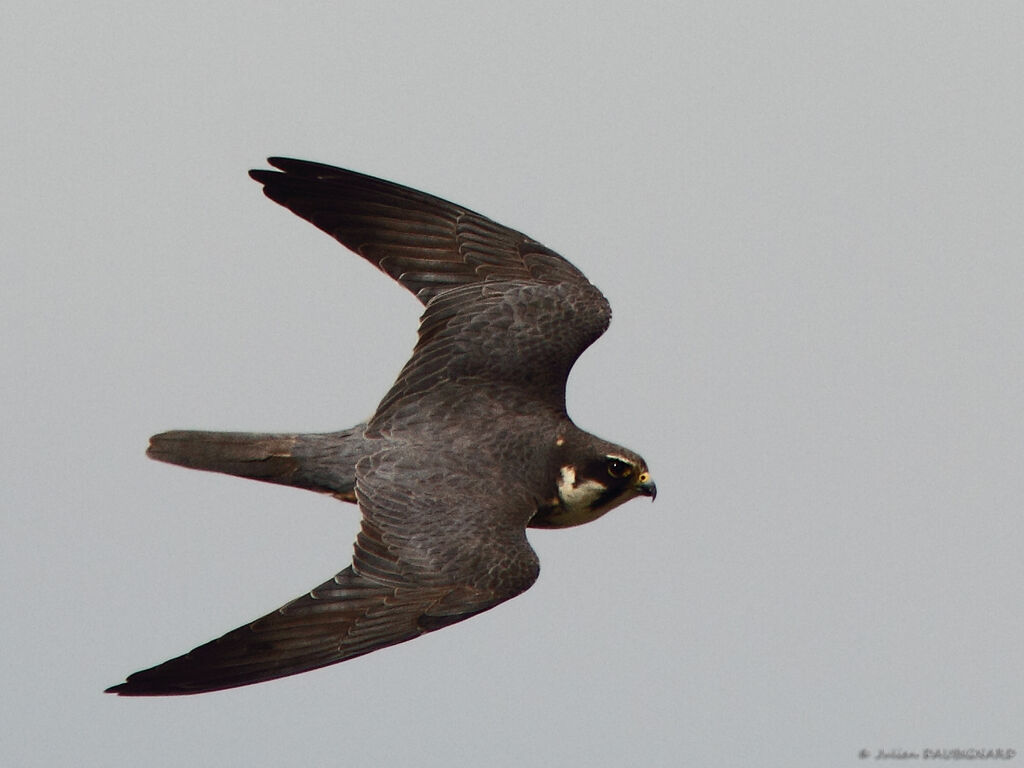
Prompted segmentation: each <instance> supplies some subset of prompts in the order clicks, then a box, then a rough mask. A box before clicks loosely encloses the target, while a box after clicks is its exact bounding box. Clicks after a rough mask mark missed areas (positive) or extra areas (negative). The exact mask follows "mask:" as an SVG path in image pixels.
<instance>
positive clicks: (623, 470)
mask: <svg viewBox="0 0 1024 768" xmlns="http://www.w3.org/2000/svg"><path fill="white" fill-rule="evenodd" d="M605 462H606V464H605V466H606V467H607V468H608V474H609V475H611V476H612V477H625V476H626V475H628V474H629V472H630V470H631V469H632V468H633V467H632V466H631V465H630V464H628V463H627V462H625V461H623V460H622V459H616V458H613V457H611V456H609V457H608V458H607V459H605Z"/></svg>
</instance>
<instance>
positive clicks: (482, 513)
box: [107, 158, 656, 696]
mask: <svg viewBox="0 0 1024 768" xmlns="http://www.w3.org/2000/svg"><path fill="white" fill-rule="evenodd" d="M268 162H269V164H270V165H271V166H272V167H274V168H276V169H277V170H275V171H271V170H254V171H250V174H249V175H250V176H251V177H252V178H253V179H255V180H256V181H258V182H259V183H260V184H262V185H263V192H264V194H266V196H267V197H269V198H270V199H271V200H273V201H274V202H276V203H279V204H280V205H283V206H284V207H285V208H287V209H289V210H290V211H292V212H293V213H295V214H297V215H298V216H300V217H302V218H303V219H305V220H306V221H308V222H310V223H311V224H313V225H314V226H315V227H317V228H319V229H321V230H323V231H324V232H326V233H327V234H329V235H331V236H332V237H333V238H335V239H336V240H338V241H339V242H340V243H341V244H342V245H344V246H345V247H346V248H348V249H350V250H352V251H354V252H355V253H357V254H358V255H360V256H362V257H363V258H364V259H366V260H367V261H369V262H370V263H371V264H373V265H375V266H376V267H377V268H378V269H380V270H381V271H382V272H384V273H386V274H387V275H390V276H391V277H392V278H393V279H395V280H396V281H398V283H399V284H400V285H402V286H403V287H405V288H406V289H408V290H409V291H411V292H412V293H413V295H414V296H416V298H417V299H419V300H420V302H422V304H423V305H424V307H425V309H424V311H423V315H422V317H421V318H420V326H419V337H418V340H417V343H416V346H415V349H414V350H413V353H412V357H411V359H410V360H409V362H407V363H406V364H405V367H404V368H403V369H402V371H401V373H399V375H398V379H397V381H395V383H394V385H393V386H392V387H391V390H390V391H389V392H388V393H387V394H386V395H385V396H384V399H383V400H382V401H381V402H380V405H378V406H377V409H376V411H375V412H374V414H373V416H372V417H371V418H370V419H369V420H368V421H367V422H365V423H363V424H359V425H357V426H354V427H352V428H350V429H344V430H342V431H340V432H330V433H318V434H278V433H274V434H268V433H248V432H207V431H173V432H165V433H163V434H159V435H155V436H154V437H152V438H151V440H150V445H149V449H148V450H147V455H149V456H150V457H151V458H153V459H156V460H158V461H164V462H168V463H170V464H177V465H180V466H183V467H189V468H192V469H202V470H207V471H211V472H222V473H225V474H229V475H237V476H239V477H246V478H251V479H254V480H261V481H264V482H268V483H278V484H280V485H289V486H293V487H295V488H305V489H307V490H310V491H317V492H319V493H326V494H330V495H332V496H334V497H336V498H338V499H340V500H342V501H346V502H352V503H355V504H356V505H358V507H359V511H360V513H361V515H362V520H361V526H360V531H359V534H358V535H357V537H356V542H355V553H354V556H353V558H352V563H351V565H349V566H348V567H347V568H345V569H344V570H343V571H341V572H340V573H338V574H337V575H335V576H333V577H332V578H330V579H328V580H327V581H326V582H324V583H323V584H321V585H320V586H318V587H316V588H314V589H313V590H311V591H310V592H308V593H307V594H305V595H303V596H302V597H299V598H298V599H296V600H293V601H292V602H290V603H288V604H287V605H284V606H282V607H281V608H278V609H277V610H276V611H274V612H273V613H270V614H268V615H266V616H264V617H262V618H260V619H256V620H255V621H253V622H252V623H251V624H246V625H245V626H243V627H239V628H238V629H235V630H233V631H231V632H228V633H227V634H226V635H224V636H223V637H220V638H218V639H216V640H213V641H211V642H209V643H206V644H205V645H200V646H199V647H198V648H195V649H194V650H192V651H190V652H189V653H186V654H185V655H183V656H179V657H177V658H174V659H171V660H170V661H166V662H164V663H163V664H159V665H157V666H155V667H152V668H150V669H146V670H143V671H141V672H136V673H135V674H133V675H129V676H128V679H127V681H126V682H124V683H121V684H120V685H115V686H113V687H111V688H109V689H107V692H108V693H116V694H120V695H122V696H168V695H180V694H193V693H203V692H206V691H216V690H221V689H225V688H234V687H237V686H242V685H249V684H251V683H258V682H262V681H265V680H272V679H274V678H279V677H285V676H287V675H294V674H297V673H299V672H306V671H308V670H311V669H316V668H319V667H324V666H327V665H329V664H336V663H338V662H340V661H345V660H347V659H352V658H355V657H356V656H362V655H363V654H366V653H370V652H371V651H376V650H378V649H380V648H385V647H387V646H390V645H395V644H396V643H402V642H405V641H407V640H412V639H413V638H416V637H419V636H420V635H422V634H424V633H426V632H432V631H434V630H436V629H440V628H442V627H446V626H448V625H449V624H454V623H456V622H459V621H462V620H463V619H468V618H469V617H471V616H475V615H476V614H478V613H481V612H482V611H486V610H488V609H490V608H493V607H494V606H496V605H498V604H499V603H502V602H504V601H505V600H508V599H510V598H512V597H515V596H516V595H518V594H520V593H521V592H523V591H525V590H527V589H528V588H529V587H530V586H531V585H532V584H533V583H534V581H535V580H536V579H537V575H538V573H539V570H540V565H539V563H538V559H537V556H536V554H535V553H534V551H533V549H532V548H531V547H530V544H529V542H528V541H527V538H526V529H527V528H568V527H571V526H575V525H581V524H583V523H587V522H590V521H591V520H595V519H596V518H598V517H601V516H602V515H604V514H605V513H606V512H608V511H609V510H611V509H613V508H615V507H617V506H619V505H620V504H622V503H624V502H626V501H629V500H630V499H633V498H635V497H637V496H647V497H650V498H651V499H653V498H654V496H655V493H656V489H655V485H654V482H653V481H652V479H651V475H650V472H649V471H648V468H647V464H646V463H645V462H644V460H643V459H642V458H641V457H640V456H638V455H637V454H636V453H634V452H633V451H630V450H628V449H626V448H623V447H622V446H619V445H615V444H614V443H610V442H607V441H605V440H602V439H600V438H598V437H595V436H594V435H591V434H589V433H587V432H584V431H582V430H580V429H579V428H578V427H577V426H576V425H575V424H574V423H573V422H572V420H571V419H570V418H569V416H568V414H567V413H566V407H565V383H566V379H567V377H568V375H569V370H570V368H572V365H573V363H574V362H575V361H576V359H577V358H578V357H579V355H580V354H581V353H582V352H583V350H585V349H586V348H587V347H588V346H590V345H591V344H592V343H593V342H594V341H595V340H596V339H597V338H598V337H599V336H600V335H601V334H602V333H604V331H605V329H606V328H607V327H608V323H609V320H610V319H611V309H610V308H609V306H608V302H607V300H606V299H605V297H604V296H603V295H602V294H601V292H600V291H599V290H598V289H597V288H595V287H594V286H593V285H591V284H590V282H589V281H588V280H587V278H586V277H584V276H583V274H582V273H581V272H580V271H579V270H578V269H576V268H575V267H574V266H573V265H572V264H570V263H569V262H568V261H566V260H565V259H564V258H562V257H561V256H559V255H558V254H557V253H555V252H554V251H552V250H550V249H548V248H546V247H544V246H543V245H541V244H540V243H538V242H537V241H536V240H533V239H531V238H529V237H527V236H526V235H523V234H521V233H520V232H516V231H515V230H512V229H509V228H507V227H504V226H502V225H500V224H497V223H495V222H493V221H491V220H490V219H487V218H486V217H484V216H481V215H480V214H478V213H474V212H473V211H471V210H469V209H467V208H463V207H462V206H460V205H455V204H454V203H450V202H448V201H446V200H442V199H440V198H437V197H433V196H432V195H428V194H425V193H423V192H418V191H416V190H413V189H409V188H407V187H403V186H399V185H398V184H393V183H391V182H388V181H384V180H382V179H377V178H373V177H371V176H365V175H363V174H360V173H355V172H353V171H348V170H343V169H340V168H334V167H332V166H329V165H322V164H319V163H312V162H307V161H305V160H292V159H285V158H270V159H269V161H268Z"/></svg>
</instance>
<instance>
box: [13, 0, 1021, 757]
mask: <svg viewBox="0 0 1024 768" xmlns="http://www.w3.org/2000/svg"><path fill="white" fill-rule="evenodd" d="M1022 39H1024V10H1022V6H1021V5H1020V4H1019V3H985V4H979V3H942V2H930V3H885V4H882V3H814V4H811V3H808V4H796V3H782V4H778V3H773V4H722V3H701V4H697V3H685V2H684V3H678V2H677V3H671V4H668V3H664V4H653V3H652V4H644V5H641V6H636V7H633V6H632V4H625V3H622V4H617V3H603V4H602V3H590V4H588V3H574V4H563V5H561V6H560V7H559V8H555V9H552V7H551V6H550V4H544V3H532V2H526V3H515V4H511V3H509V4H488V3H431V4H423V5H414V4H411V3H404V4H399V3H389V4H381V3H376V4H370V3H366V4H355V3H338V4H332V3H319V4H317V3H291V4H282V5H277V4H264V3H241V2H224V3H214V4H209V3H192V2H185V3H180V2H179V3H174V4H161V5H155V4H154V5H152V6H140V5H139V4H134V3H127V2H109V3H100V2H91V1H88V0H87V1H86V2H80V3H56V4H41V5H40V4H36V5H35V6H32V7H29V4H26V3H22V4H20V6H19V7H12V8H11V9H8V10H7V11H6V12H5V14H4V22H3V24H2V25H0V72H2V74H0V88H2V94H3V101H2V103H3V104H4V110H3V116H2V117H0V120H2V124H3V135H4V140H3V142H0V155H2V157H3V161H4V162H3V167H4V182H3V184H2V185H0V198H2V199H0V203H2V210H3V211H4V213H5V217H4V219H5V223H4V227H3V231H4V237H3V241H4V245H3V249H2V259H3V275H4V279H3V280H2V281H0V318H2V323H3V328H4V333H3V334H2V335H0V353H2V359H3V360H4V366H3V372H2V374H0V395H2V397H0V409H2V410H0V419H2V434H3V435H4V439H5V445H6V449H7V450H6V456H5V459H4V460H3V461H2V462H0V488H2V491H0V494H2V496H0V498H2V514H3V527H4V535H3V537H2V538H0V569H2V570H0V575H2V581H0V590H2V596H3V603H2V605H3V610H4V614H5V617H6V619H5V621H4V626H3V635H2V637H3V647H4V653H3V654H0V673H2V677H3V680H4V694H3V696H2V699H0V700H2V702H3V708H4V712H3V716H2V717H0V762H3V763H4V764H6V765H18V766H22V765H25V766H29V765H76V766H119V765H125V766H128V765H147V766H172V765H186V764H187V765H197V766H205V765H211V766H212V765H242V764H246V765H310V766H319V765H323V766H329V765H330V766H334V765H395V766H404V765H412V764H416V765H422V766H441V765H445V766H447V765H489V766H504V765H564V766H576V765H579V766H584V765H585V766H591V767H597V768H603V767H605V766H621V765H626V764H635V765H650V766H678V765H684V764H694V765H728V764H745V765H763V766H783V765H785V766H821V765H852V764H854V763H858V762H860V761H859V760H858V758H857V752H858V750H860V749H862V748H867V749H869V750H871V751H872V752H874V751H875V750H877V749H879V748H896V747H903V748H906V749H909V750H920V749H923V748H925V747H947V748H956V747H978V746H984V747H992V748H996V747H1011V748H1016V749H1017V750H1018V751H1020V752H1022V753H1024V726H1022V725H1021V724H1022V723H1024V703H1022V702H1024V699H1022V696H1021V692H1022V690H1024V650H1022V649H1024V612H1022V609H1021V592H1022V586H1024V558H1022V556H1021V551H1022V547H1024V524H1022V522H1021V514H1022V510H1024V472H1022V469H1024V468H1022V463H1024V462H1022V458H1024V448H1022V446H1024V394H1022V387H1021V381H1022V379H1024V333H1022V321H1024V309H1022V307H1024V259H1022V245H1024V223H1022V222H1024V217H1022V215H1021V214H1022V211H1024V142H1022V137H1024V107H1022V106H1021V104H1022V103H1024V79H1022V72H1024V46H1022V45H1021V40H1022ZM268 154H283V155H290V156H296V157H301V158H307V159H313V160H319V161H323V162H327V163H332V164H337V165H342V166H346V167H350V168H354V169H356V170H360V171H363V172H366V173H370V174H373V175H377V176H382V177H385V178H389V179H393V180H395V181H398V182H401V183H404V184H408V185H411V186H414V187H418V188H421V189H424V190H427V191H429V192H432V193H435V194H438V195H441V196H442V197H446V198H449V199H452V200H454V201H457V202H459V203H463V204H465V205H468V206H469V207H471V208H474V209H475V210H478V211H480V212H482V213H484V214H486V215H489V216H491V217H493V218H495V219H496V220H498V221H500V222H502V223H504V224H507V225H509V226H512V227H515V228H517V229H520V230H522V231H524V232H526V233H528V234H530V235H531V236H533V237H535V238H537V239H539V240H540V241H542V242H543V243H545V244H546V245H548V246H550V247H552V248H554V249H556V250H558V251H559V252H561V253H562V254H564V255H565V256H566V257H567V258H569V259H570V260H571V261H572V262H573V263H575V264H576V265H577V266H578V267H580V268H581V269H582V270H583V271H584V272H585V273H586V274H587V275H588V276H589V277H590V278H591V279H592V280H593V282H594V283H596V284H597V285H598V286H600V287H601V288H602V289H603V290H604V292H605V293H606V295H607V296H608V298H609V300H610V301H611V303H612V306H613V308H614V310H615V313H616V316H615V319H614V321H613V323H612V327H611V329H610V331H609V332H608V334H607V335H606V336H605V337H604V338H603V339H602V340H601V341H600V342H599V343H598V344H597V345H595V346H594V347H593V348H592V349H591V350H589V351H588V352H587V353H586V354H585V355H584V357H583V358H582V359H581V361H580V362H579V364H578V365H577V367H576V369H575V372H574V374H573V378H572V380H571V381H570V386H569V398H570V404H569V407H570V412H571V414H572V415H573V417H574V418H575V419H576V420H577V422H578V423H579V424H580V425H581V426H582V427H584V428H585V429H588V430H590V431H593V432H595V433H596V434H598V435H601V436H603V437H607V438H609V439H611V440H614V441H616V442H620V443H622V444H624V445H628V446H631V447H632V448H635V449H636V450H637V451H639V452H640V453H642V454H643V455H644V456H645V458H646V459H647V460H648V462H649V463H650V465H651V469H652V471H653V473H654V477H655V479H656V480H657V482H658V489H659V496H658V501H657V503H655V504H654V505H650V504H646V503H642V502H632V503H630V504H629V505H627V506H625V507H622V508H620V509H618V510H616V511H614V512H613V513H612V514H610V515H608V516H607V517H605V518H602V519H601V520H599V521H597V522H595V523H594V524H592V525H589V526H584V527H582V528H578V529H571V530H566V531H550V532H547V531H536V532H532V533H531V541H532V543H533V546H534V548H535V549H536V550H537V552H538V554H539V555H540V557H541V563H542V574H541V577H540V580H539V582H538V583H537V585H536V586H535V587H534V588H533V589H531V590H530V591H529V592H527V593H526V594H525V595H523V596H522V597H520V598H517V599H516V600H513V601H511V602H509V603H507V604H505V605H503V606H501V607H500V608H498V609H496V610H494V611H491V612H488V613H487V614H484V615H481V616H479V617H477V618H474V619H473V620H472V621H469V622H466V623H464V624H461V625H458V626H455V627H452V628H449V629H446V630H445V631H443V632H438V633H435V634H432V635H429V636H427V637H424V638H421V639H419V640H417V641H415V642H413V643H408V644H405V645H402V646H398V647H395V648H391V649H387V650H385V651H382V652H379V653H375V654H372V655H369V656H366V657H363V658H360V659H357V660H354V661H351V662H347V663H345V664H342V665H339V666H336V667H332V668H329V669H326V670H321V671H318V672H315V673H311V674H307V675H301V676H298V677H294V678H289V679H286V680H282V681H278V682H273V683H269V684H263V685H258V686H252V687H249V688H245V689H239V690H235V691H228V692H224V693H217V694H209V695H205V696H200V697H186V698H172V699H164V700H124V699H117V698H115V697H110V696H103V695H102V694H101V691H102V689H103V688H104V687H106V686H108V685H111V684H113V683H116V682H119V681H120V680H121V679H123V676H124V675H125V674H126V673H129V672H132V671H134V670H136V669H140V668H142V667H146V666H150V665H152V664H154V663H157V662H160V661H163V660H164V659H167V658H169V657H171V656H173V655H176V654H178V653H181V652H184V651H186V650H188V649H189V648H191V647H193V646H194V645H196V644H198V643H200V642H204V641H206V640H208V639H211V638H213V637H215V636H216V635H218V634H220V633H222V632H224V631H226V630H228V629H231V628H233V627H235V626H237V625H238V624H240V623H242V622H244V621H247V620H250V619H252V618H255V617H256V616H259V615H261V614H262V613H263V612H265V611H267V610H269V609H271V608H273V607H275V606H277V605H279V604H281V603H283V602H285V601H286V600H288V599H291V598H293V597H295V596H297V595H298V594H300V593H302V592H303V591H305V590H306V589H308V588H310V587H312V586H314V585H316V584H318V583H320V582H321V581H322V580H323V579H324V578H327V577H328V576H329V575H330V574H332V573H334V572H335V571H337V570H339V569H340V568H341V567H343V566H344V565H345V564H346V563H347V562H348V559H349V557H350V555H351V541H352V539H353V537H354V534H355V531H356V528H357V514H356V512H355V510H354V509H353V508H351V507H348V506H343V505H341V504H338V503H337V502H333V501H332V500H330V499H326V498H319V497H317V496H315V495H313V494H307V493H302V492H299V491H294V490H290V489H284V488H275V487H271V486H264V485H262V484H258V483H252V482H246V481H242V480H237V479H233V478H227V477H221V476H211V475H207V474H204V473H198V472H189V471H187V470H184V469H179V468H175V467H169V466H164V465H159V464H156V463H154V462H150V461H147V460H146V459H145V457H144V455H143V451H144V448H145V445H146V440H147V438H148V436H149V435H150V434H152V433H154V432H158V431H161V430H164V429H169V428H190V427H191V428H207V429H241V430H248V429H253V430H276V429H281V430H297V431H314V430H329V429H337V428H342V427H346V426H349V425H351V424H353V423H356V422H357V421H358V420H360V419H361V418H363V417H365V416H366V415H368V414H369V413H370V412H371V411H372V409H373V407H374V406H375V404H376V402H377V400H378V399H379V398H380V396H381V395H382V394H383V393H384V391H385V390H386V389H387V387H388V385H389V384H390V383H391V381H392V379H393V377H394V375H395V374H396V373H397V371H398V369H399V367H400V366H401V364H402V363H403V362H404V360H405V359H406V357H407V355H408V353H409V351H410V349H411V347H412V344H413V342H414V339H415V328H416V318H417V315H418V309H419V307H418V305H417V303H416V302H415V300H413V299H412V298H411V297H409V296H408V295H407V294H406V293H405V292H403V291H402V290H401V289H400V288H399V287H397V286H396V285H394V284H392V283H390V281H388V280H387V279H386V278H384V277H383V276H382V275H380V274H378V273H377V272H375V271H374V270H373V269H372V268H371V267H369V266H367V265H366V264H365V263H363V262H361V261H360V260H359V259H358V258H357V257H355V256H353V255H351V254H349V253H347V252H346V251H344V250H343V249H342V248H340V247H339V246H337V245H336V244H335V243H333V242H332V241H331V240H330V239H329V238H327V237H325V236H324V235H323V234H322V233H319V232H317V231H316V230H315V229H314V228H312V227H310V226H309V225H308V224H306V223H304V222H302V221H301V220H299V219H298V218H296V217H294V216H292V215H291V214H289V213H288V212H287V211H284V210H282V209H280V208H278V207H277V206H275V205H273V204H272V203H270V202H269V201H267V200H266V199H264V198H263V197H262V195H261V194H260V190H259V187H258V185H257V184H255V183H254V182H252V181H250V180H249V179H248V178H247V177H246V173H245V172H246V171H247V170H248V169H249V168H250V167H258V166H260V165H261V164H262V159H263V158H264V157H265V156H266V155H268ZM1020 759H1022V758H1021V757H1018V758H1017V760H1020Z"/></svg>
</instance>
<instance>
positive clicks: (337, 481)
mask: <svg viewBox="0 0 1024 768" xmlns="http://www.w3.org/2000/svg"><path fill="white" fill-rule="evenodd" d="M364 428H365V425H363V424H360V425H359V426H356V427H353V428H352V429H346V430H343V431H341V432H330V433H326V434H310V435H299V434H283V433H273V434H268V433H258V432H202V431H194V430H175V431H173V432H163V433H161V434H159V435H154V436H153V437H151V438H150V440H149V449H148V450H147V451H146V455H147V456H149V457H150V458H151V459H156V460H157V461H163V462H167V463H168V464H177V465H178V466H181V467H188V468H190V469H202V470H205V471H207V472H221V473H223V474H226V475H235V476H237V477H246V478H250V479H252V480H261V481H263V482H266V483H277V484H279V485H290V486H292V487H295V488H305V489H307V490H311V491H317V492H319V493H330V494H333V495H335V496H337V497H338V498H340V499H343V500H345V501H355V465H356V462H357V461H358V460H359V458H360V457H361V456H362V455H363V448H364V445H365V438H364V436H363V430H364Z"/></svg>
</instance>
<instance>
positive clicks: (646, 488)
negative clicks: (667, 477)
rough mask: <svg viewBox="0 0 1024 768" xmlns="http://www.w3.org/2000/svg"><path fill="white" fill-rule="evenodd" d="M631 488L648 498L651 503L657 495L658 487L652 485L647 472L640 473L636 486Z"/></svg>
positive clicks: (652, 482)
mask: <svg viewBox="0 0 1024 768" xmlns="http://www.w3.org/2000/svg"><path fill="white" fill-rule="evenodd" d="M633 487H634V488H635V489H636V492H637V493H639V494H640V495H641V496H650V497H651V501H654V497H655V496H657V495H658V486H656V485H655V484H654V481H653V480H652V479H651V475H650V473H648V472H641V473H640V477H638V478H637V483H636V485H635V486H633Z"/></svg>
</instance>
